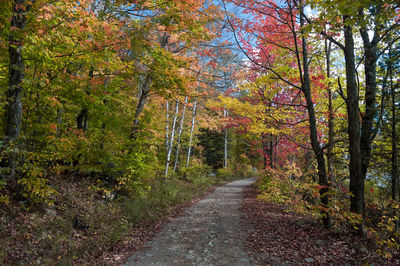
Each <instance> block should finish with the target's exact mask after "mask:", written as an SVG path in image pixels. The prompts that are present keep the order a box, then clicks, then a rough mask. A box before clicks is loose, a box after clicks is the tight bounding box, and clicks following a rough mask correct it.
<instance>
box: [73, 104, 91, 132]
mask: <svg viewBox="0 0 400 266" xmlns="http://www.w3.org/2000/svg"><path fill="white" fill-rule="evenodd" d="M88 111H89V110H88V108H86V107H84V108H82V109H81V111H80V112H79V114H78V116H77V117H76V127H77V128H78V129H80V130H82V131H83V132H86V127H87V116H88Z"/></svg>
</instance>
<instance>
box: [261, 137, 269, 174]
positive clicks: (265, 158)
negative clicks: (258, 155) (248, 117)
mask: <svg viewBox="0 0 400 266" xmlns="http://www.w3.org/2000/svg"><path fill="white" fill-rule="evenodd" d="M265 142H266V138H265V134H264V133H261V145H262V155H263V159H264V169H267V152H268V150H267V145H266V144H265Z"/></svg>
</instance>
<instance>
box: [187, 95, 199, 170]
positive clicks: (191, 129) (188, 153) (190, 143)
mask: <svg viewBox="0 0 400 266" xmlns="http://www.w3.org/2000/svg"><path fill="white" fill-rule="evenodd" d="M196 105H197V99H195V100H194V103H193V116H192V127H191V128H190V137H189V148H188V152H187V158H186V168H188V167H189V161H190V153H191V151H192V141H193V131H194V123H195V117H196Z"/></svg>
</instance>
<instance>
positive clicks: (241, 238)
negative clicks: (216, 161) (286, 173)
mask: <svg viewBox="0 0 400 266" xmlns="http://www.w3.org/2000/svg"><path fill="white" fill-rule="evenodd" d="M254 181H255V180H254V179H251V178H250V179H243V180H238V181H234V182H231V183H228V184H226V185H224V186H221V187H219V188H217V189H216V190H215V191H214V192H213V193H211V194H210V195H208V196H207V197H206V198H205V199H203V200H201V201H199V202H198V203H196V204H195V205H193V206H191V207H190V208H188V209H187V210H186V211H185V212H184V213H183V214H182V215H181V216H180V217H177V218H173V219H172V220H171V221H170V223H168V224H167V225H166V226H165V227H164V228H163V229H162V230H161V231H160V232H159V233H158V234H157V235H156V236H155V237H154V238H153V239H152V240H151V241H149V242H147V243H146V244H145V245H144V247H143V248H142V249H141V250H139V251H138V252H136V253H135V254H133V255H132V257H130V259H129V260H128V262H127V264H126V265H146V266H148V265H160V266H161V265H255V264H257V263H256V261H255V260H253V258H252V257H251V256H250V255H249V254H248V252H247V251H245V249H244V242H245V240H246V237H247V235H248V233H249V232H250V231H251V229H252V228H251V225H250V224H248V223H246V222H245V221H243V220H241V218H240V217H241V215H242V213H241V212H240V210H239V208H240V205H241V198H242V191H243V188H244V187H246V186H248V185H250V184H252V183H253V182H254Z"/></svg>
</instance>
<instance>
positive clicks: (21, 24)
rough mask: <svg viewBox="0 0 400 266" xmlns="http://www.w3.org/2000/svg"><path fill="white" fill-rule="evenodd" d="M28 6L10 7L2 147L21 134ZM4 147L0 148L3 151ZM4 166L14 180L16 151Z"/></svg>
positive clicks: (16, 3)
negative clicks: (7, 72) (8, 61)
mask: <svg viewBox="0 0 400 266" xmlns="http://www.w3.org/2000/svg"><path fill="white" fill-rule="evenodd" d="M29 9H30V6H29V5H26V1H25V0H14V2H13V6H12V18H11V28H10V36H9V46H8V51H9V59H10V65H9V70H8V71H9V87H8V91H7V110H6V118H5V136H4V140H3V141H4V144H3V145H4V146H8V145H9V144H10V142H13V141H15V140H17V138H18V137H19V135H20V133H21V122H22V90H23V88H22V85H21V83H22V80H23V79H24V72H25V65H24V61H23V58H22V48H23V42H22V36H23V34H22V31H23V30H24V28H25V23H26V13H27V12H28V11H29ZM4 148H5V147H2V149H4ZM7 157H8V158H7V160H8V161H7V163H6V166H7V167H8V168H9V170H8V173H7V176H8V179H9V180H10V181H12V180H14V179H15V175H16V163H17V162H16V160H17V157H18V155H17V149H15V148H13V151H12V152H11V153H10V154H8V156H7Z"/></svg>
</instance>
